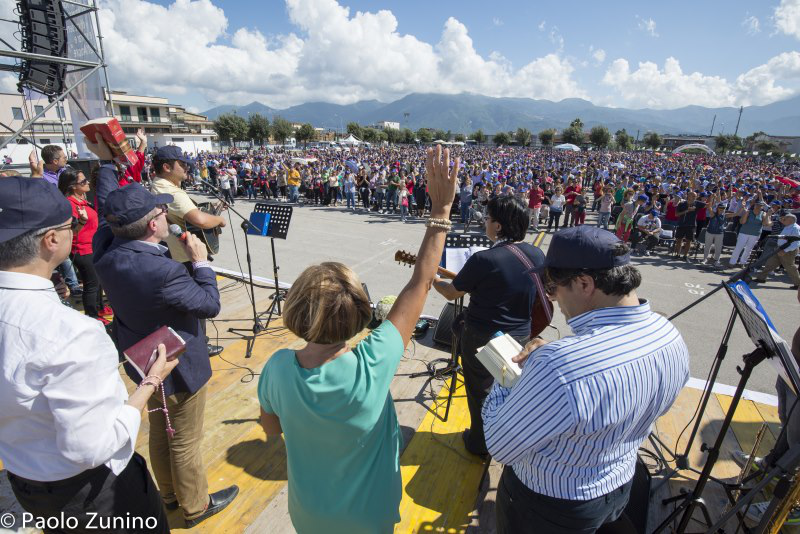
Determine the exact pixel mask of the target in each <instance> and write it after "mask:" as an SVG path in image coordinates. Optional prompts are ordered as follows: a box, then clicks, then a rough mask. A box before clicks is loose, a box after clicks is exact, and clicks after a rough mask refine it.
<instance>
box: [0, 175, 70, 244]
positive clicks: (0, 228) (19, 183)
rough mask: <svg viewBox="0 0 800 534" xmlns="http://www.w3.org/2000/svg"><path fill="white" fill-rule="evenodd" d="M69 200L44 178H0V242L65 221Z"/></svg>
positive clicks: (67, 217)
mask: <svg viewBox="0 0 800 534" xmlns="http://www.w3.org/2000/svg"><path fill="white" fill-rule="evenodd" d="M71 217H72V204H70V203H69V200H67V199H66V198H65V197H64V195H62V194H61V192H60V191H59V190H58V188H57V187H55V186H54V185H53V184H51V183H49V182H48V181H47V180H45V179H43V178H23V177H21V176H8V177H3V178H0V243H5V242H6V241H9V240H11V239H14V238H15V237H19V236H21V235H22V234H24V233H25V232H29V231H31V230H41V229H44V228H50V227H53V226H58V225H60V224H64V223H65V221H66V220H67V219H70V218H71Z"/></svg>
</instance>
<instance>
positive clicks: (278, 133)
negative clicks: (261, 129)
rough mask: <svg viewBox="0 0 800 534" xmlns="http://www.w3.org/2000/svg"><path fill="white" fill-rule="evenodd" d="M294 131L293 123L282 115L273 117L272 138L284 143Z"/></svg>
mask: <svg viewBox="0 0 800 534" xmlns="http://www.w3.org/2000/svg"><path fill="white" fill-rule="evenodd" d="M293 133H294V128H292V123H290V122H289V121H287V120H286V119H284V118H282V117H275V118H274V119H272V138H273V139H275V141H277V142H278V144H280V145H282V144H284V143H285V142H286V139H288V138H289V137H291V135H292V134H293Z"/></svg>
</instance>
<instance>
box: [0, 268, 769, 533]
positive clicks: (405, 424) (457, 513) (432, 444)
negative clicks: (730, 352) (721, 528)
mask: <svg viewBox="0 0 800 534" xmlns="http://www.w3.org/2000/svg"><path fill="white" fill-rule="evenodd" d="M219 285H220V290H221V294H222V301H223V311H222V313H221V315H220V317H219V318H218V320H216V321H214V322H209V323H208V332H207V333H208V335H209V336H210V337H211V338H212V341H214V340H218V343H219V344H220V345H223V346H225V351H224V352H223V353H222V355H221V357H215V358H213V359H212V367H213V369H214V374H213V377H212V379H211V382H210V384H209V395H208V401H207V402H208V403H207V408H206V418H205V429H206V434H205V439H204V440H203V449H202V451H203V456H204V460H205V463H206V467H207V473H208V475H207V476H208V482H209V490H210V491H216V490H218V489H221V488H224V487H227V486H229V485H231V484H237V485H238V486H239V488H240V490H241V492H240V494H239V497H238V498H237V499H236V500H235V501H234V502H233V503H232V504H231V506H229V507H228V508H227V509H226V510H225V511H223V512H222V513H220V514H218V515H216V516H214V517H212V518H211V519H208V520H206V521H205V522H203V523H201V524H200V525H198V526H197V527H195V528H194V529H193V532H198V533H200V532H207V533H220V532H225V533H239V532H247V533H290V532H294V530H293V528H292V525H291V521H290V519H289V515H288V512H287V507H286V504H287V494H286V451H285V448H284V446H283V443H282V441H281V440H270V441H269V443H267V442H266V441H265V436H264V432H263V431H262V429H261V427H260V426H259V424H258V415H259V406H258V400H257V398H256V386H257V383H258V377H257V376H254V375H253V374H252V373H259V372H260V371H261V368H262V367H263V365H264V363H265V362H266V360H267V359H269V357H270V356H271V355H272V354H273V353H274V352H275V351H276V350H277V349H279V348H283V347H289V348H300V347H302V346H303V342H302V341H301V340H298V339H297V338H296V337H295V336H293V335H291V334H290V333H289V332H288V331H286V330H285V329H282V328H276V329H274V330H271V331H270V332H269V333H267V334H262V335H261V336H259V338H258V339H257V340H256V342H255V345H254V347H253V355H252V358H250V359H246V358H245V351H246V348H247V342H246V341H244V340H242V339H241V338H240V337H238V336H236V335H234V334H231V333H229V332H228V331H227V329H228V328H229V327H245V328H248V327H249V326H250V324H251V323H250V321H248V320H247V317H248V316H249V315H251V314H252V312H251V311H250V310H251V307H250V301H249V298H248V296H247V293H246V292H245V287H244V286H243V285H242V284H241V283H238V282H236V281H231V280H229V279H226V278H219ZM269 293H270V292H269V291H268V290H266V289H263V288H257V289H256V292H255V298H256V303H257V307H258V309H259V311H263V310H264V309H265V307H267V306H268V305H269V302H270V301H269V299H268V296H269ZM280 324H281V323H280V319H278V320H277V321H273V323H272V325H271V326H273V327H279V326H280ZM432 331H433V329H432V328H431V329H430V330H429V332H428V334H427V336H426V337H425V338H423V339H421V340H417V341H414V342H412V344H411V345H410V346H409V347H408V348H407V350H406V355H405V357H404V358H403V360H402V362H401V364H400V367H399V369H398V372H397V375H396V376H395V379H394V381H393V382H392V386H391V392H392V396H393V398H394V401H395V407H396V409H397V414H398V419H399V422H400V425H401V428H402V433H403V438H404V449H403V452H402V456H401V466H402V467H401V468H402V475H403V485H404V495H403V500H402V503H401V517H402V521H401V522H400V523H399V524H398V525H397V528H396V532H399V533H416V532H446V533H460V532H474V533H492V532H494V522H495V520H494V498H495V490H496V487H497V482H498V480H499V475H500V472H501V471H502V466H500V465H498V464H496V463H494V462H489V463H487V462H483V461H481V460H480V459H478V458H477V457H475V456H472V455H470V454H469V453H467V452H466V451H465V450H464V448H463V445H462V442H461V439H460V433H461V431H462V430H463V429H464V428H466V427H468V426H469V414H468V411H467V406H466V398H465V397H464V394H463V387H462V386H461V385H459V388H458V390H457V391H456V395H455V397H454V400H453V403H452V407H451V410H450V415H449V418H448V420H447V421H446V422H443V421H441V419H440V418H439V416H438V415H439V414H443V411H444V406H443V403H444V401H445V400H446V398H447V390H446V388H445V387H443V386H445V384H444V383H442V382H440V381H434V382H427V381H426V379H425V378H415V379H412V378H410V377H409V375H410V374H411V373H414V372H418V371H421V370H424V368H425V362H427V361H430V360H432V359H435V358H443V357H448V356H449V354H447V353H445V352H442V351H441V350H440V349H438V348H436V347H434V346H432V341H431V337H432ZM364 334H365V333H362V334H361V335H362V336H363V335H364ZM354 341H355V340H354ZM729 360H732V358H729ZM731 364H732V363H731ZM122 375H123V377H125V375H124V373H122ZM125 381H126V383H127V385H128V386H129V388H132V384H131V383H130V381H129V380H128V379H127V377H125ZM700 396H701V391H700V390H698V389H693V388H690V387H686V388H684V390H683V391H682V393H681V395H680V397H679V398H678V400H677V402H676V403H675V405H674V406H673V408H672V409H671V410H670V411H669V412H668V413H667V414H666V415H665V416H664V417H662V418H661V419H659V420H658V422H657V424H656V427H655V431H656V432H657V434H658V436H659V437H660V438H661V439H662V440H663V441H664V442H665V443H667V444H668V445H669V446H670V447H671V448H672V447H673V446H674V445H675V443H676V439H677V437H678V435H679V434H680V432H681V430H682V429H683V427H684V426H685V425H686V424H687V422H688V421H689V420H690V419H691V417H692V414H693V413H694V411H695V407H696V405H697V403H698V401H699V399H700ZM729 404H730V397H728V396H726V395H722V394H714V395H713V396H712V397H711V402H710V403H709V407H708V409H707V410H706V413H705V414H704V416H703V420H702V425H701V428H700V433H699V435H698V440H697V441H696V444H695V447H694V448H693V451H692V454H691V455H690V461H691V464H692V466H694V467H696V468H698V469H701V468H702V465H703V461H704V458H705V453H701V452H700V443H701V442H706V443H711V442H713V439H714V438H715V436H716V434H717V431H718V429H719V427H720V424H721V422H722V419H723V417H724V414H725V410H726V409H727V407H728V406H729ZM762 422H766V423H767V424H768V425H769V431H768V432H767V435H766V437H765V439H764V440H763V442H762V445H761V448H760V453H766V452H767V451H768V450H769V449H770V448H771V446H772V444H773V443H774V441H775V438H776V437H777V435H778V432H779V425H778V416H777V408H776V407H775V406H771V405H767V404H760V403H756V402H753V401H750V400H746V401H743V402H742V403H741V404H740V406H739V408H738V410H737V411H736V416H735V420H734V424H733V428H732V429H731V431H730V432H729V433H728V435H727V436H726V439H725V445H724V451H723V452H722V454H721V458H720V461H719V462H718V463H717V465H716V467H715V469H714V473H713V474H714V475H715V476H717V477H720V478H724V477H731V476H735V475H737V474H738V473H739V468H738V466H736V464H735V463H734V462H733V461H732V460H731V459H730V452H731V451H734V450H745V451H748V452H749V451H750V449H751V448H752V444H753V440H754V437H755V434H756V432H757V431H758V428H759V427H760V425H761V424H762ZM147 434H148V424H147V419H146V418H144V420H143V423H142V428H141V431H140V433H139V438H138V441H137V447H136V449H137V451H139V452H140V453H141V454H142V455H144V456H145V457H146V458H147V457H148V447H147ZM688 434H689V430H687V431H686V432H685V433H684V435H683V439H682V440H681V442H680V443H679V449H682V448H683V444H684V443H685V441H686V439H687V437H688ZM0 467H1V466H0ZM693 478H696V476H694V475H693V474H692V473H688V480H687V479H686V478H681V477H676V478H673V479H672V480H670V481H669V482H668V483H667V484H665V485H663V486H662V488H661V489H660V490H659V491H657V492H656V494H655V495H653V497H652V498H651V504H650V513H649V527H648V529H647V531H648V532H651V531H652V529H653V528H654V527H655V526H656V525H657V524H658V523H659V522H660V521H661V520H662V518H664V517H666V515H667V514H669V512H670V510H671V508H670V507H668V506H663V505H662V504H661V502H660V501H661V499H663V498H664V497H666V496H669V495H672V494H676V493H677V492H678V491H679V490H680V488H682V487H684V488H688V487H691V484H692V479H693ZM658 483H659V477H658V476H656V477H654V479H653V486H655V485H657V484H658ZM705 497H706V500H707V501H708V503H709V505H710V507H711V510H712V516H715V517H716V516H718V515H719V513H720V511H721V510H722V508H723V507H724V505H725V497H724V494H723V493H722V492H721V490H719V488H717V487H716V486H715V485H714V484H710V485H709V486H708V488H707V490H706V493H705ZM5 510H12V511H16V512H19V508H18V505H16V503H15V502H14V501H13V495H11V493H10V490H9V488H8V482H7V479H6V477H5V476H0V512H3V511H5ZM697 517H699V514H698V515H697ZM169 519H170V526H171V528H172V530H174V531H177V532H181V531H183V530H184V524H183V520H182V517H181V513H180V511H176V512H171V513H170V515H169ZM695 526H697V527H699V526H700V525H699V524H697V525H695ZM693 530H694V531H698V530H702V529H700V528H696V529H693ZM0 531H2V529H0ZM667 531H669V529H667Z"/></svg>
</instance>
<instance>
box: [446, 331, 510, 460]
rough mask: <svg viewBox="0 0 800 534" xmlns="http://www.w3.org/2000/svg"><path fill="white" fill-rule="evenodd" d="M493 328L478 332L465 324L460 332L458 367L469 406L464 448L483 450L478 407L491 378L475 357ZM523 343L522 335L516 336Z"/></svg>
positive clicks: (479, 407) (487, 389)
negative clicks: (467, 437) (468, 424)
mask: <svg viewBox="0 0 800 534" xmlns="http://www.w3.org/2000/svg"><path fill="white" fill-rule="evenodd" d="M494 334H495V331H486V332H484V331H480V330H477V329H475V328H474V327H471V326H470V325H469V324H466V325H465V326H464V331H463V332H462V334H461V369H462V371H463V373H464V389H465V391H466V394H467V407H468V408H469V418H470V427H469V440H468V442H467V444H468V447H469V448H470V450H471V451H472V452H476V453H485V452H486V438H485V436H484V434H483V417H482V416H481V409H482V408H483V401H485V400H486V397H488V396H489V391H490V390H491V389H492V384H494V377H493V376H492V374H491V373H490V372H489V371H487V370H486V367H484V366H483V364H482V363H481V362H480V361H479V360H478V358H477V356H475V355H476V354H477V353H478V348H479V347H483V346H484V345H486V343H488V342H489V340H490V339H492V337H493V336H494ZM516 339H517V341H520V342H523V341H525V339H524V338H516Z"/></svg>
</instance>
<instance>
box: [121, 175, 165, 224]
mask: <svg viewBox="0 0 800 534" xmlns="http://www.w3.org/2000/svg"><path fill="white" fill-rule="evenodd" d="M172 200H173V198H172V195H167V194H160V195H154V194H153V193H151V192H150V191H148V190H147V189H145V188H144V187H142V185H141V184H139V183H138V182H133V183H132V184H129V185H126V186H125V187H120V188H119V189H116V190H114V191H112V192H111V193H109V194H108V197H106V204H105V216H106V220H107V221H108V223H109V224H110V225H111V226H125V225H126V224H130V223H132V222H136V221H138V220H139V219H141V218H142V217H145V216H147V214H148V213H150V212H151V211H153V210H154V209H155V207H156V206H157V205H159V204H169V203H170V202H172Z"/></svg>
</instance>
